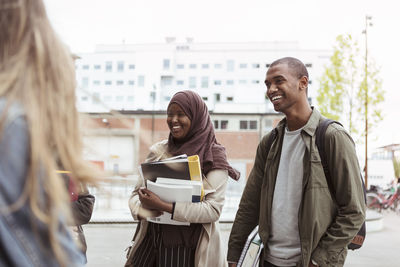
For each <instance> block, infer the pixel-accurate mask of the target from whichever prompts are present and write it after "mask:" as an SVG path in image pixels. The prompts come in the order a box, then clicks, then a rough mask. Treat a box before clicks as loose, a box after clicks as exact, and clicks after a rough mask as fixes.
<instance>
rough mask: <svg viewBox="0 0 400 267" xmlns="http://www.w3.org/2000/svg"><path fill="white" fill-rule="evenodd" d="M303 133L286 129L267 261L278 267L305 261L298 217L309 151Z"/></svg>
mask: <svg viewBox="0 0 400 267" xmlns="http://www.w3.org/2000/svg"><path fill="white" fill-rule="evenodd" d="M301 130H302V128H301V129H298V130H295V131H288V129H287V128H286V129H285V135H284V138H283V144H282V153H281V159H280V163H279V168H278V174H277V177H276V184H275V190H274V197H273V202H272V212H271V234H270V236H269V239H268V242H267V246H268V248H267V255H266V256H267V257H266V259H267V261H268V262H270V263H272V264H274V265H278V266H295V265H296V263H297V262H298V261H299V260H300V258H301V248H300V237H299V226H298V213H299V207H300V202H301V194H302V184H303V158H304V152H305V148H306V146H305V144H304V141H303V139H302V138H301Z"/></svg>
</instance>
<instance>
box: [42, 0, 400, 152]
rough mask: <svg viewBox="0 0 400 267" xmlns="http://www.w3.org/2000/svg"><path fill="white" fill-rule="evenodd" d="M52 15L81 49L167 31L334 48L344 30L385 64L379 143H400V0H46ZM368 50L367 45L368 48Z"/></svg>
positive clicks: (155, 37) (204, 38) (158, 38)
mask: <svg viewBox="0 0 400 267" xmlns="http://www.w3.org/2000/svg"><path fill="white" fill-rule="evenodd" d="M45 3H46V7H47V12H48V15H49V17H50V19H51V21H52V23H53V26H54V28H55V29H56V31H57V32H58V33H59V35H60V36H61V38H62V39H63V41H64V42H65V43H66V44H67V45H68V46H69V47H70V48H71V50H72V51H73V52H75V53H80V52H90V51H93V50H94V46H95V45H96V44H116V43H121V42H122V41H123V40H124V41H125V42H126V43H150V42H152V43H154V42H156V43H160V42H164V38H165V37H166V36H174V37H177V38H178V40H180V39H181V40H184V38H185V37H193V38H194V41H195V42H225V41H227V42H230V41H235V42H246V41H298V42H299V44H300V47H301V48H304V49H307V48H310V49H331V48H332V47H333V45H334V43H335V38H336V36H337V35H339V34H346V33H350V34H352V35H353V37H354V38H356V39H358V41H359V42H360V43H362V44H363V45H364V42H365V36H364V35H363V34H362V31H363V29H364V28H365V15H366V14H368V15H371V16H372V17H373V18H372V22H373V26H372V27H371V28H369V30H368V46H369V53H370V55H371V56H372V57H373V58H374V59H375V61H376V62H377V64H378V65H379V66H381V77H382V79H383V82H384V83H383V87H384V89H385V90H386V101H385V104H384V106H383V109H384V114H385V119H384V121H383V122H382V123H381V124H380V127H379V129H377V130H375V136H377V137H378V139H377V140H370V144H371V146H369V147H370V150H371V149H372V148H373V147H377V146H380V145H387V144H390V143H400V119H399V117H400V112H399V106H400V85H399V77H400V68H399V62H400V34H399V33H398V32H399V29H400V15H399V10H400V4H399V3H400V1H398V0H390V1H389V0H379V1H378V0H375V1H372V0H298V1H295V0H279V1H276V0H275V1H269V0H202V1H198V0H197V1H194V0H159V1H156V0H140V1H138V0H113V1H110V0H45ZM362 49H364V46H362Z"/></svg>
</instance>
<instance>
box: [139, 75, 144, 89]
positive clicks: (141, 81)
mask: <svg viewBox="0 0 400 267" xmlns="http://www.w3.org/2000/svg"><path fill="white" fill-rule="evenodd" d="M138 86H139V87H144V76H143V75H139V76H138Z"/></svg>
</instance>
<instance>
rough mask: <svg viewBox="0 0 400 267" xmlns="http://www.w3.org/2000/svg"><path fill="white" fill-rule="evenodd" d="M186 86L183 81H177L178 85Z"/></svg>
mask: <svg viewBox="0 0 400 267" xmlns="http://www.w3.org/2000/svg"><path fill="white" fill-rule="evenodd" d="M183 84H184V81H183V80H177V81H176V85H183Z"/></svg>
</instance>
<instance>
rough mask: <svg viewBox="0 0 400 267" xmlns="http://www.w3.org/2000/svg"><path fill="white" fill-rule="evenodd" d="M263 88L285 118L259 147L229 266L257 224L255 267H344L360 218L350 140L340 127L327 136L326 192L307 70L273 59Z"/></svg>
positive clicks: (296, 63) (360, 194) (233, 233)
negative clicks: (259, 244) (257, 264)
mask: <svg viewBox="0 0 400 267" xmlns="http://www.w3.org/2000/svg"><path fill="white" fill-rule="evenodd" d="M265 84H266V86H267V92H266V94H267V96H268V98H269V99H270V101H271V102H272V104H273V105H274V109H275V110H276V111H279V112H282V113H283V114H285V118H284V119H283V120H282V121H281V122H280V123H279V124H278V126H277V127H276V128H275V129H274V130H273V131H272V132H271V133H269V134H267V135H266V136H264V138H263V139H262V140H261V142H260V144H259V146H258V148H257V154H256V158H255V163H254V167H253V169H252V171H251V173H250V175H249V178H248V181H247V184H246V187H245V190H244V192H243V195H242V199H241V201H240V205H239V210H238V212H237V214H236V218H235V222H234V224H233V227H232V231H231V235H230V238H229V249H228V262H229V263H230V266H236V263H237V262H238V260H239V257H240V254H241V251H242V249H243V246H244V244H245V242H246V239H247V236H248V235H249V234H250V232H251V231H252V230H253V228H254V227H255V226H257V225H259V235H260V237H261V240H262V242H263V244H264V250H263V253H262V256H261V259H260V266H263V267H266V266H272V267H274V266H304V267H307V266H343V264H344V261H345V258H346V254H347V245H348V244H349V243H350V242H351V240H352V239H353V237H354V236H355V235H356V234H357V232H358V230H359V229H360V227H361V225H362V223H363V221H364V219H365V203H364V195H363V189H362V182H361V179H360V176H359V165H358V160H357V156H356V152H355V147H354V143H353V140H352V139H351V137H350V136H349V134H348V133H347V132H346V131H345V130H344V129H343V128H342V127H341V126H340V125H339V124H336V123H333V124H330V125H329V127H328V129H327V130H326V134H325V150H326V151H327V162H328V168H329V172H330V173H331V179H332V181H331V182H332V187H333V188H332V189H333V190H332V192H335V193H331V190H329V187H328V180H327V179H326V177H325V175H324V170H323V167H322V164H321V160H320V156H319V153H318V149H317V147H316V144H315V133H316V128H317V126H318V125H319V123H320V122H321V121H322V120H324V117H322V116H321V114H320V113H319V112H318V111H317V110H316V109H315V108H313V107H311V106H310V104H309V102H308V98H307V90H308V72H307V69H306V67H305V66H304V64H303V63H302V62H301V61H300V60H298V59H295V58H291V57H287V58H282V59H279V60H277V61H275V62H273V63H272V64H271V66H270V68H269V69H268V72H267V76H266V79H265ZM272 133H273V134H274V135H273V136H274V137H272V138H271V139H269V138H270V136H271V134H272ZM269 140H271V141H272V142H268V141H269ZM268 147H269V148H268Z"/></svg>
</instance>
